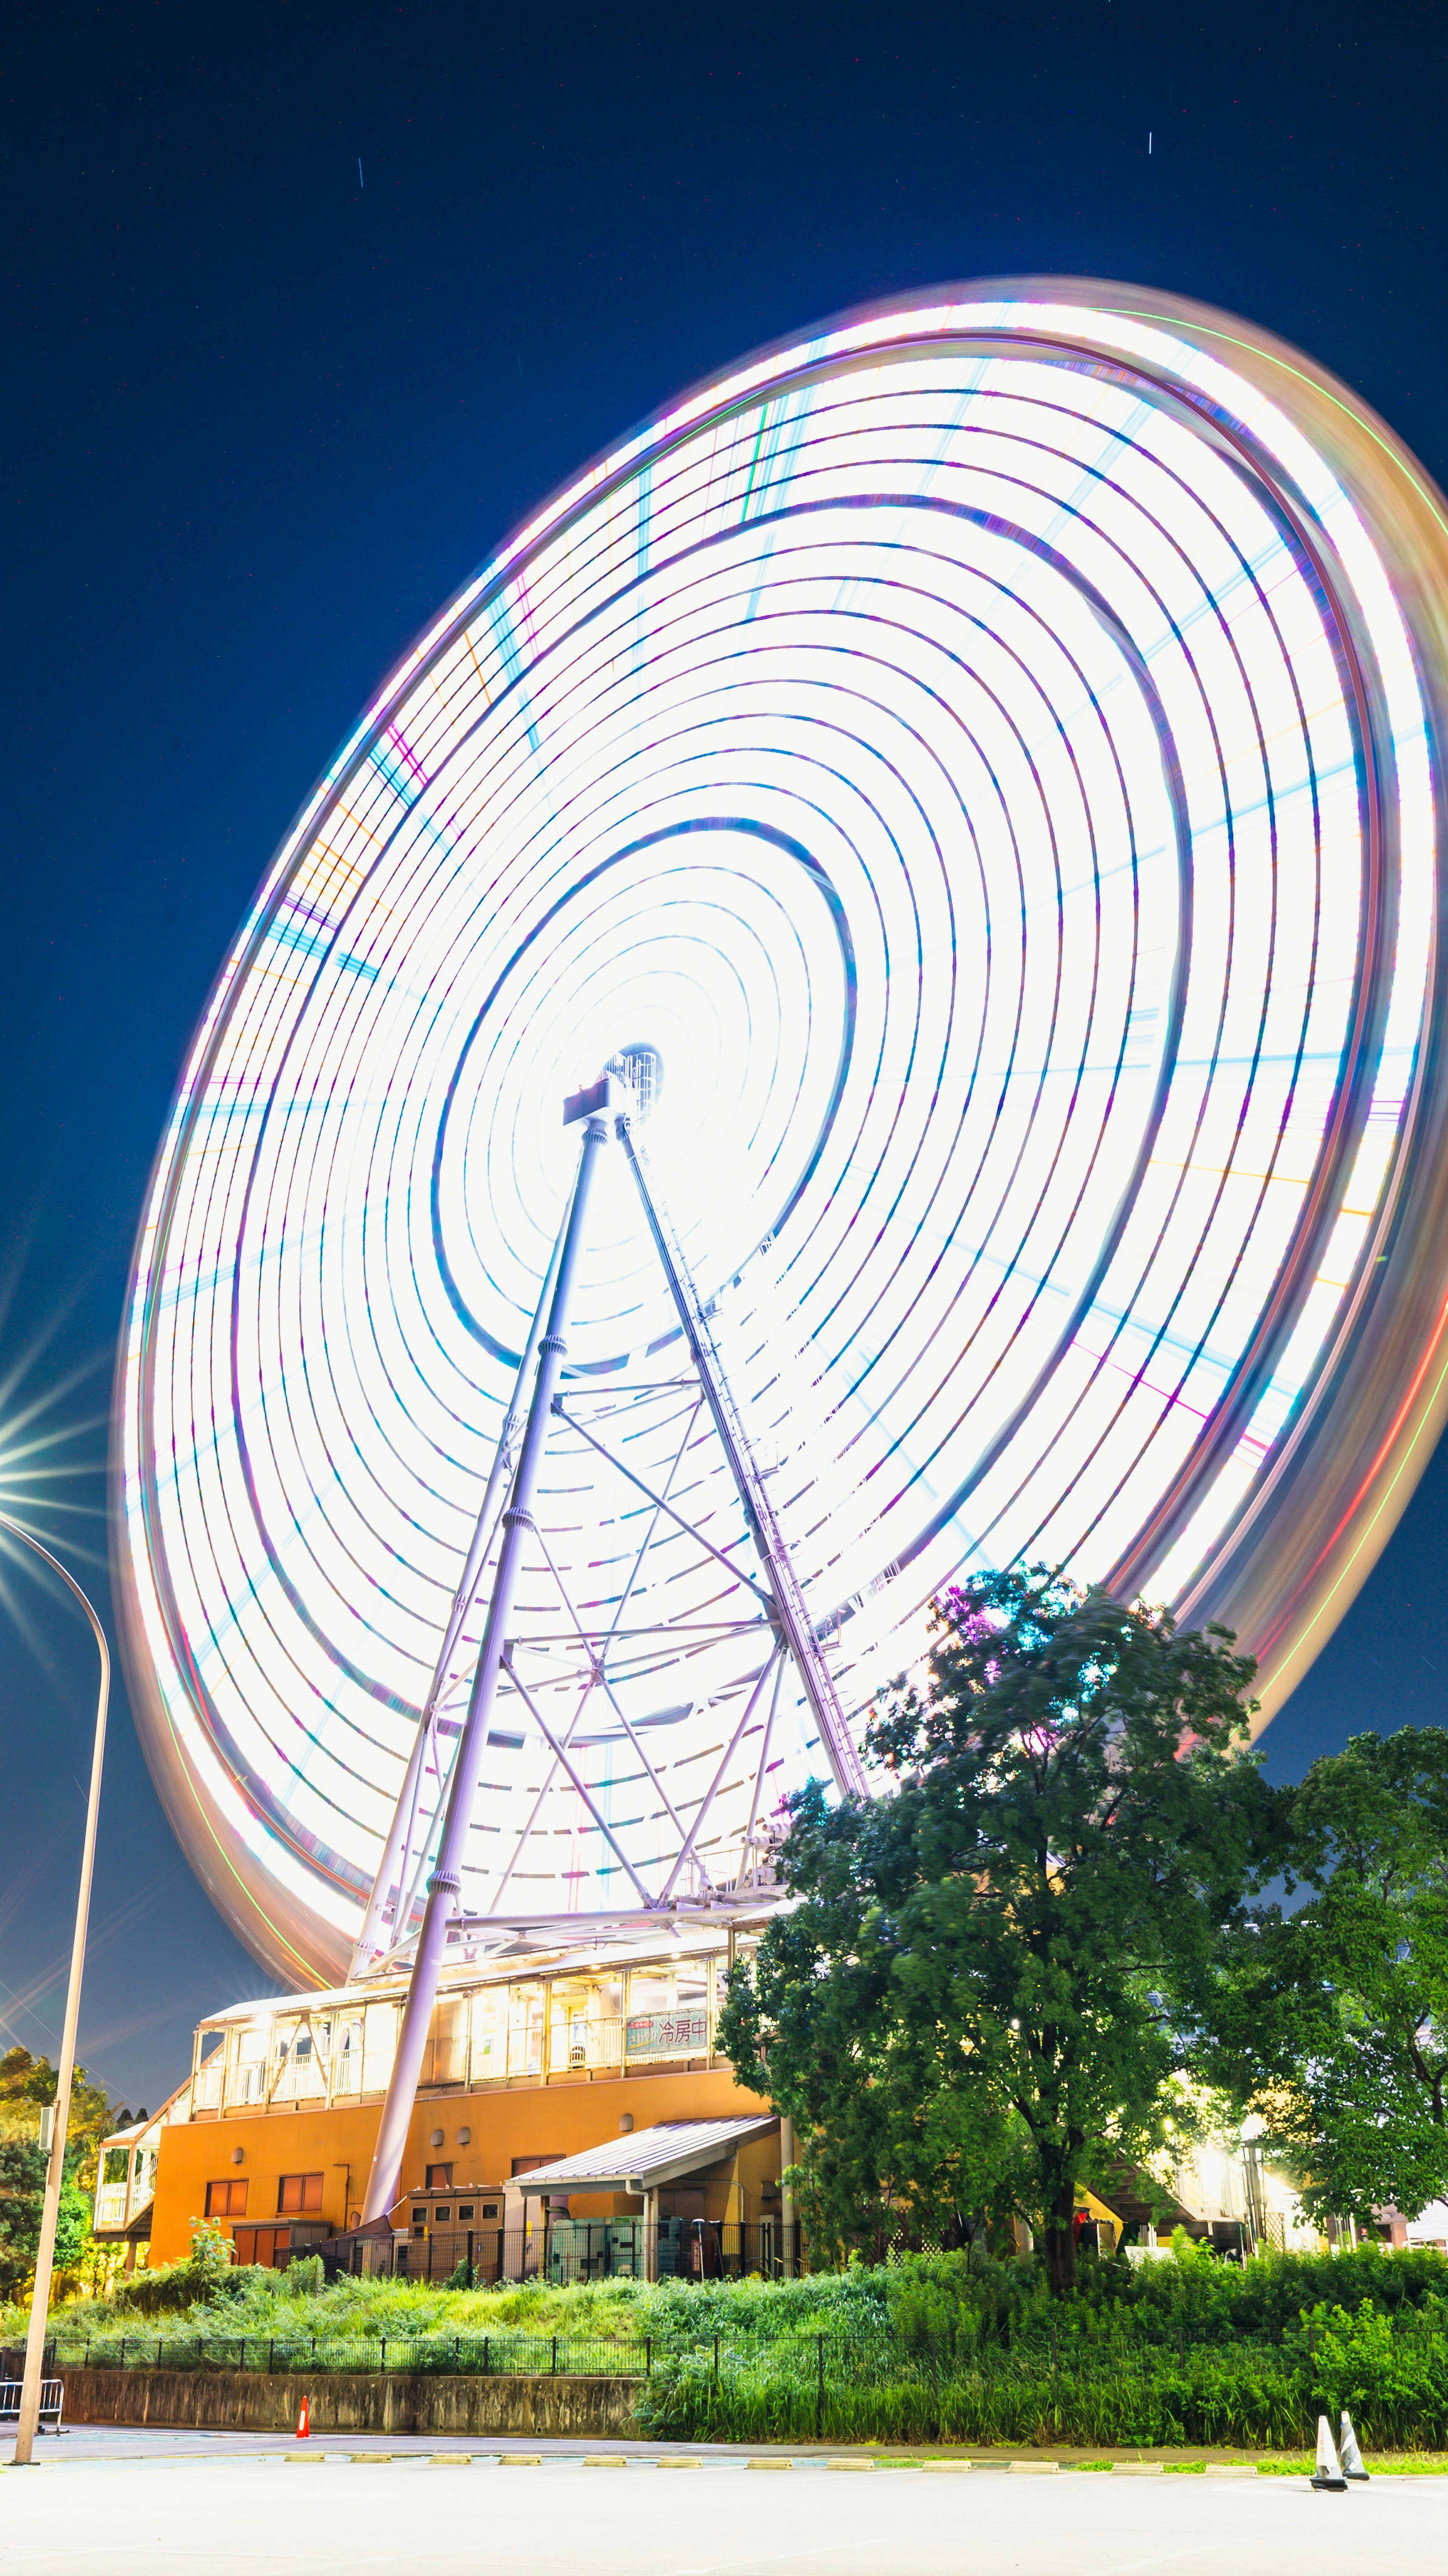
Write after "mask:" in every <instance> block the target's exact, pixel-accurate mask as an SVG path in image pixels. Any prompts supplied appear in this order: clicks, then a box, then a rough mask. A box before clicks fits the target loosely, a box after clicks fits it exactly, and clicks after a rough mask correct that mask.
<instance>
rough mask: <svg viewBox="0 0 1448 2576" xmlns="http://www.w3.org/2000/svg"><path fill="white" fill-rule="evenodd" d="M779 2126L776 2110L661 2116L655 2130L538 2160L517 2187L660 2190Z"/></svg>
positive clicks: (520, 2177) (518, 2179)
mask: <svg viewBox="0 0 1448 2576" xmlns="http://www.w3.org/2000/svg"><path fill="white" fill-rule="evenodd" d="M778 2126H779V2120H778V2118H777V2116H776V2115H775V2114H774V2113H773V2112H765V2113H764V2114H762V2115H761V2114H759V2113H756V2114H755V2116H754V2117H753V2119H749V2120H661V2121H660V2122H659V2123H658V2124H657V2126H656V2127H654V2128H652V2129H638V2130H635V2131H634V2133H633V2134H632V2136H630V2137H621V2138H608V2139H606V2140H605V2141H604V2144H603V2145H602V2146H601V2147H588V2148H585V2150H584V2152H583V2153H582V2154H581V2155H577V2156H564V2157H563V2158H562V2159H561V2161H560V2162H559V2163H558V2164H554V2165H537V2166H535V2168H534V2170H533V2172H532V2173H527V2174H518V2175H517V2176H515V2178H514V2182H513V2189H514V2190H515V2191H521V2192H523V2193H524V2194H527V2193H530V2192H534V2193H536V2192H544V2191H546V2192H554V2191H627V2192H632V2193H642V2192H649V2191H657V2190H658V2189H659V2188H660V2186H661V2185H662V2184H664V2183H670V2182H677V2181H678V2180H679V2179H680V2177H681V2176H682V2175H684V2174H690V2173H698V2172H699V2171H700V2169H701V2168H702V2167H703V2166H705V2165H715V2164H718V2163H719V2162H720V2160H721V2158H722V2157H724V2156H725V2155H727V2154H728V2152H729V2150H730V2148H731V2147H738V2146H742V2145H743V2143H744V2141H745V2139H746V2138H758V2137H762V2136H763V2135H764V2133H765V2131H766V2130H768V2129H777V2128H778Z"/></svg>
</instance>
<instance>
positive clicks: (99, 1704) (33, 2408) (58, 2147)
mask: <svg viewBox="0 0 1448 2576" xmlns="http://www.w3.org/2000/svg"><path fill="white" fill-rule="evenodd" d="M0 1530H4V1532H5V1533H6V1535H7V1537H10V1538H14V1539H19V1541H20V1542H21V1544H22V1546H24V1547H28V1548H29V1549H30V1550H31V1551H32V1553H33V1554H34V1555H36V1556H38V1557H41V1558H42V1559H43V1560H44V1562H45V1563H46V1564H47V1565H48V1566H49V1567H50V1570H51V1572H52V1574H58V1575H59V1577H60V1579H61V1582H62V1583H63V1584H64V1585H65V1587H66V1589H67V1591H69V1592H71V1593H73V1594H74V1596H75V1598H76V1600H77V1601H78V1602H79V1603H80V1606H81V1608H82V1610H83V1611H84V1612H85V1615H86V1617H87V1618H88V1619H89V1621H90V1623H91V1627H92V1629H93V1631H94V1634H95V1641H96V1645H97V1647H98V1649H99V1652H100V1659H101V1686H100V1695H99V1698H98V1699H97V1701H96V1734H95V1747H94V1750H93V1752H92V1754H91V1776H90V1797H89V1799H88V1800H87V1802H86V1811H85V1841H84V1844H83V1845H82V1848H81V1861H80V1894H79V1896H78V1897H77V1899H76V1908H75V1939H74V1941H73V1942H72V1944H71V1953H70V1984H69V1985H68V1987H67V1988H66V1996H65V2027H64V2029H63V2031H62V2032H61V2040H60V2065H59V2067H58V2068H57V2070H56V2081H55V2134H54V2136H53V2138H52V2139H51V2144H50V2161H49V2163H48V2164H47V2166H46V2168H45V2198H44V2200H43V2202H42V2204H41V2212H40V2247H39V2251H38V2253H37V2255H36V2258H35V2291H34V2295H33V2297H32V2299H31V2302H30V2332H29V2334H28V2335H27V2337H26V2340H25V2377H24V2379H23V2381H22V2383H21V2389H20V2423H19V2427H18V2429H17V2432H16V2435H15V2465H16V2467H17V2468H23V2467H25V2466H26V2465H28V2463H29V2461H30V2455H31V2452H32V2450H33V2448H34V2444H35V2427H36V2421H37V2418H38V2417H39V2414H40V2377H41V2367H42V2364H43V2362H44V2359H45V2324H46V2318H47V2316H48V2314H49V2311H50V2274H51V2266H52V2264H53V2262H54V2260H55V2229H56V2222H57V2220H58V2219H59V2216H60V2186H61V2182H62V2180H63V2178H64V2175H65V2133H66V2127H67V2124H68V2122H69V2119H70V2079H71V2072H72V2069H73V2068H74V2065H75V2031H76V2023H77V2021H78V2020H79V2018H80V1980H81V1970H82V1968H83V1967H84V1965H85V1936H86V1923H87V1919H88V1917H89V1914H90V1894H91V1871H92V1869H93V1867H94V1863H95V1852H96V1824H97V1821H98V1819H99V1816H100V1805H101V1763H102V1760H103V1757H104V1754H105V1749H106V1707H107V1703H108V1701H109V1699H110V1691H111V1657H110V1649H109V1647H108V1646H107V1644H106V1632H105V1630H104V1628H103V1627H102V1626H101V1623H100V1621H99V1619H98V1618H97V1617H96V1614H95V1611H94V1610H93V1609H92V1607H91V1604H90V1603H89V1601H88V1600H87V1599H86V1596H85V1594H84V1593H83V1592H82V1590H81V1588H80V1585H79V1584H78V1583H77V1581H76V1579H75V1577H74V1575H73V1574H67V1572H66V1570H65V1567H64V1566H63V1565H62V1564H61V1563H60V1560H59V1558H58V1557H54V1556H52V1555H51V1553H50V1550H49V1548H48V1547H42V1546H41V1544H40V1541H39V1539H38V1538H32V1537H31V1535H30V1532H29V1530H27V1529H22V1528H21V1527H20V1524H19V1522H18V1521H12V1520H11V1519H9V1517H8V1516H7V1515H6V1514H5V1513H3V1512H0Z"/></svg>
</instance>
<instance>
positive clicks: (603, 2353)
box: [0, 2326, 654, 2379]
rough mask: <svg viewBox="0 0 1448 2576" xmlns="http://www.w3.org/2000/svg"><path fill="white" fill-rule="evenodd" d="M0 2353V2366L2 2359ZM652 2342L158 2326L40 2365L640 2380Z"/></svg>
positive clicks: (649, 2364) (57, 2340)
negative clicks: (247, 2332)
mask: <svg viewBox="0 0 1448 2576" xmlns="http://www.w3.org/2000/svg"><path fill="white" fill-rule="evenodd" d="M7 2358H8V2357H7V2356H6V2355H4V2354H0V2369H3V2368H4V2367H5V2365H6V2362H7ZM653 2361H654V2346H653V2344H652V2342H651V2341H648V2340H645V2341H644V2342H642V2343H601V2342H592V2343H587V2342H580V2341H578V2340H577V2339H575V2338H573V2337H571V2336H566V2335H529V2334H455V2335H449V2334H432V2335H407V2334H386V2335H368V2334H342V2335H307V2334H300V2335H298V2334H293V2335H287V2334H277V2335H271V2334H252V2335H227V2334H207V2333H202V2334H196V2333H194V2332H193V2333H180V2332H177V2331H176V2330H175V2329H174V2328H173V2329H171V2330H170V2331H167V2330H166V2329H165V2327H163V2326H149V2327H143V2328H137V2327H132V2328H129V2329H128V2330H127V2332H126V2333H124V2334H119V2333H118V2334H110V2333H106V2334H103V2335H96V2334H89V2335H87V2334H76V2335H67V2334H66V2333H65V2331H64V2329H63V2328H62V2329H61V2331H60V2332H59V2333H57V2334H56V2335H55V2337H54V2338H53V2339H52V2341H51V2342H49V2343H48V2344H47V2345H46V2348H45V2364H44V2366H45V2369H46V2371H47V2372H54V2373H57V2374H59V2373H61V2372H63V2371H65V2370H67V2369H70V2370H184V2371H220V2370H226V2371H233V2370H244V2371H262V2372H266V2371H286V2372H294V2371H317V2372H322V2371H337V2370H355V2371H364V2372H366V2373H367V2374H368V2375H369V2376H373V2377H376V2376H378V2375H380V2374H383V2373H386V2374H388V2375H391V2374H393V2373H409V2374H410V2373H417V2372H427V2373H430V2374H433V2375H437V2374H447V2375H457V2376H459V2377H464V2378H470V2379H480V2378H508V2379H514V2378H560V2379H561V2378H565V2377H567V2378H576V2379H644V2378H647V2377H648V2375H649V2373H650V2371H651V2370H652V2368H653Z"/></svg>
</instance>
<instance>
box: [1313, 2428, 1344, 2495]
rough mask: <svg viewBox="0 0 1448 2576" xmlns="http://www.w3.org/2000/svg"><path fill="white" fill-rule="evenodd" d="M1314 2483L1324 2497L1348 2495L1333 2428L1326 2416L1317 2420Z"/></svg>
mask: <svg viewBox="0 0 1448 2576" xmlns="http://www.w3.org/2000/svg"><path fill="white" fill-rule="evenodd" d="M1312 2483H1313V2485H1314V2486H1315V2487H1317V2488H1319V2489H1320V2490H1321V2492H1322V2493H1323V2494H1324V2495H1346V2493H1347V2480H1346V2478H1345V2477H1344V2476H1343V2473H1342V2462H1341V2461H1340V2460H1339V2458H1338V2456H1337V2448H1336V2445H1335V2443H1334V2441H1333V2438H1332V2427H1331V2426H1330V2424H1329V2423H1328V2420H1327V2417H1326V2416H1325V2415H1319V2417H1318V2419H1317V2467H1316V2469H1315V2470H1314V2471H1313V2477H1312Z"/></svg>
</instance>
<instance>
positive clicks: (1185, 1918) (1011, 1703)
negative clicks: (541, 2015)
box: [722, 1568, 1280, 2292]
mask: <svg viewBox="0 0 1448 2576" xmlns="http://www.w3.org/2000/svg"><path fill="white" fill-rule="evenodd" d="M935 1633H936V1643H935V1646H934V1649H933V1652H932V1654H931V1656H930V1659H929V1665H928V1680H927V1685H926V1687H925V1689H924V1690H923V1691H916V1690H913V1689H912V1690H909V1691H906V1692H903V1693H902V1694H901V1695H899V1696H897V1698H896V1699H895V1700H894V1701H893V1703H892V1704H891V1705H890V1706H889V1707H888V1708H887V1709H886V1710H884V1711H883V1713H881V1714H880V1715H878V1716H877V1718H876V1720H875V1722H874V1724H873V1725H872V1728H871V1730H870V1736H869V1739H868V1749H869V1751H870V1753H871V1755H872V1756H873V1758H874V1759H875V1760H876V1761H878V1762H880V1763H882V1764H883V1765H884V1767H885V1769H886V1770H887V1772H889V1773H890V1774H891V1775H892V1776H893V1781H894V1784H895V1785H894V1791H893V1794H886V1795H883V1796H881V1797H880V1798H878V1799H874V1800H870V1801H862V1802H854V1801H849V1802H846V1803H844V1804H843V1805H839V1806H835V1807H830V1806H829V1805H827V1803H826V1800H825V1797H824V1794H823V1791H822V1790H821V1789H819V1788H818V1787H815V1788H812V1789H810V1790H808V1791H806V1792H805V1793H804V1794H803V1795H802V1796H801V1797H799V1798H797V1799H795V1800H794V1801H793V1802H792V1808H791V1821H790V1826H789V1831H788V1835H787V1838H786V1840H785V1842H784V1844H783V1848H782V1861H783V1867H784V1871H785V1876H786V1881H787V1884H788V1887H789V1889H790V1891H791V1892H792V1894H793V1895H794V1896H795V1897H797V1899H798V1900H799V1902H798V1904H797V1906H796V1907H795V1908H794V1910H793V1911H791V1912H789V1913H788V1914H785V1915H782V1916H781V1917H780V1918H779V1919H777V1920H776V1921H775V1922H774V1923H772V1924H771V1925H770V1926H769V1927H768V1929H767V1931H766V1932H765V1934H764V1937H763V1939H762V1941H761V1943H760V1945H759V1949H758V1952H757V1954H756V1956H755V1959H754V1961H753V1963H752V1964H751V1963H748V1962H746V1963H744V1964H742V1965H741V1967H740V1968H739V1969H738V1970H736V1973H735V1975H734V1977H733V1978H732V1980H731V1983H730V1988H729V1996H728V2002H727V2005H726V2009H725V2014H724V2018H723V2024H722V2036H723V2039H724V2044H725V2046H726V2047H727V2049H728V2052H729V2055H730V2057H731V2060H732V2062H733V2064H734V2067H735V2069H736V2071H737V2073H738V2074H739V2076H740V2079H741V2081H744V2082H747V2083H750V2084H753V2085H758V2084H759V2083H760V2082H761V2066H762V2070H763V2072H762V2080H763V2082H764V2083H765V2085H766V2086H767V2089H768V2092H769V2096H770V2098H771V2099H772V2100H773V2101H774V2102H775V2104H776V2105H777V2106H778V2108H779V2109H780V2110H781V2111H783V2112H785V2113H787V2114H788V2115H789V2116H791V2117H792V2118H794V2119H795V2120H796V2121H797V2122H799V2123H800V2126H801V2131H802V2136H803V2139H804V2151H803V2156H802V2166H803V2190H804V2198H805V2207H806V2213H807V2216H808V2218H809V2222H810V2224H811V2227H812V2230H813V2232H814V2233H815V2235H816V2237H817V2238H820V2239H822V2240H823V2241H825V2242H827V2243H833V2244H834V2245H836V2246H842V2245H844V2244H847V2243H850V2242H860V2241H863V2240H866V2239H868V2237H870V2236H871V2235H873V2233H874V2232H875V2230H876V2227H877V2226H878V2225H879V2224H880V2222H881V2217H882V2211H883V2210H885V2209H888V2210H890V2211H891V2212H892V2213H894V2215H895V2223H896V2224H898V2223H899V2221H900V2218H901V2217H903V2218H904V2220H905V2222H906V2224H907V2225H909V2226H911V2227H914V2228H919V2229H938V2228H940V2227H941V2226H943V2225H944V2226H949V2225H950V2224H951V2222H952V2221H958V2220H959V2219H961V2218H963V2217H965V2216H967V2215H968V2214H979V2213H981V2212H982V2211H984V2210H985V2209H987V2208H989V2209H990V2210H991V2211H993V2212H997V2213H1004V2212H1005V2211H1007V2210H1009V2211H1015V2212H1020V2213H1022V2214H1024V2215H1025V2216H1027V2217H1028V2218H1030V2219H1031V2220H1032V2221H1034V2222H1035V2223H1036V2224H1037V2225H1039V2226H1040V2227H1041V2229H1042V2232H1043V2237H1044V2244H1045V2251H1046V2258H1047V2264H1048V2268H1049V2272H1050V2277H1051V2281H1052V2285H1053V2287H1054V2288H1055V2289H1056V2290H1057V2291H1058V2292H1059V2291H1062V2290H1064V2289H1065V2288H1067V2287H1068V2286H1069V2285H1070V2283H1071V2282H1072V2280H1073V2279H1074V2261H1075V2255H1074V2238H1073V2230H1072V2220H1073V2213H1074V2209H1075V2205H1076V2196H1077V2187H1078V2185H1079V2184H1080V2183H1081V2182H1082V2181H1083V2180H1084V2179H1085V2178H1087V2177H1088V2176H1090V2175H1092V2174H1096V2175H1100V2174H1101V2173H1102V2172H1103V2171H1104V2170H1105V2169H1107V2168H1109V2167H1110V2165H1111V2164H1112V2163H1113V2162H1114V2161H1115V2160H1116V2159H1118V2158H1119V2157H1122V2156H1128V2157H1132V2158H1137V2157H1140V2156H1141V2155H1143V2154H1145V2153H1146V2152H1148V2151H1149V2150H1150V2148H1151V2147H1152V2146H1153V2145H1154V2144H1156V2143H1157V2142H1158V2141H1159V2140H1160V2138H1161V2135H1162V2131H1163V2123H1164V2121H1165V2119H1166V2117H1167V2116H1168V2113H1169V2111H1170V2108H1171V2101H1172V2092H1171V2087H1172V2078H1173V2076H1174V2075H1176V2074H1178V2073H1179V2072H1180V2071H1181V2070H1182V2069H1183V2068H1185V2067H1187V2066H1189V2065H1191V2064H1192V2063H1194V2059H1195V2052H1196V2050H1197V2047H1198V2045H1199V2042H1200V2038H1201V2034H1202V2030H1203V2027H1204V2018H1203V2017H1204V2014H1205V2011H1206V2008H1207V2005H1208V2002H1209V1998H1210V1994H1211V1990H1212V1984H1213V1979H1214V1976H1215V1973H1216V1969H1217V1963H1218V1957H1219V1949H1220V1944H1221V1941H1222V1939H1223V1937H1224V1936H1225V1935H1226V1933H1227V1932H1228V1931H1229V1930H1231V1929H1233V1928H1234V1927H1236V1926H1237V1925H1239V1924H1240V1922H1241V1921H1242V1919H1243V1913H1244V1903H1245V1899H1246V1897H1247V1895H1248V1893H1249V1891H1250V1889H1251V1888H1252V1886H1253V1885H1254V1884H1255V1883H1256V1881H1257V1880H1259V1879H1260V1877H1261V1875H1262V1873H1263V1872H1264V1870H1265V1869H1266V1868H1267V1867H1268V1866H1269V1865H1270V1861H1271V1855H1272V1853H1273V1850H1274V1848H1275V1845H1276V1839H1277V1837H1278V1836H1279V1834H1280V1821H1279V1817H1278V1805H1277V1801H1276V1799H1275V1797H1274V1794H1273V1793H1272V1792H1271V1791H1269V1790H1268V1789H1267V1788H1266V1787H1265V1785H1264V1783H1263V1782H1262V1780H1261V1777H1260V1775H1259V1773H1258V1770H1257V1768H1256V1764H1255V1761H1254V1759H1253V1758H1252V1757H1251V1755H1250V1754H1249V1753H1248V1752H1247V1751H1246V1749H1245V1740H1246V1736H1247V1729H1248V1719H1249V1713H1250V1707H1251V1703H1250V1702H1249V1701H1248V1699H1247V1693H1248V1692H1249V1690H1250V1688H1251V1684H1252V1680H1253V1677H1254V1668H1253V1666H1252V1664H1251V1663H1250V1661H1248V1660H1247V1659H1246V1658H1244V1657H1240V1656H1237V1655H1235V1654H1234V1653H1233V1652H1232V1643H1233V1641H1232V1639H1231V1638H1230V1636H1229V1635H1228V1634H1227V1633H1226V1632H1225V1631H1223V1630H1220V1629H1214V1630H1210V1631H1208V1632H1206V1633H1205V1634H1203V1633H1201V1632H1197V1631H1193V1630H1186V1629H1178V1628H1177V1627H1176V1626H1175V1625H1174V1623H1173V1621H1172V1619H1171V1618H1170V1616H1169V1615H1168V1614H1166V1613H1165V1612H1148V1611H1146V1610H1142V1609H1124V1608H1123V1607H1122V1606H1121V1604H1120V1603H1119V1602H1116V1601H1114V1600H1112V1599H1110V1598H1109V1597H1108V1596H1107V1595H1106V1594H1104V1593H1102V1592H1090V1593H1082V1592H1080V1591H1078V1590H1077V1589H1076V1588H1075V1587H1074V1586H1072V1585H1070V1584H1069V1583H1067V1582H1065V1581H1064V1580H1063V1579H1061V1578H1060V1577H1059V1576H1056V1575H1054V1574H1052V1573H1050V1572H1048V1571H1046V1570H1045V1569H1042V1568H1036V1569H1033V1570H1029V1571H1026V1572H1014V1573H1007V1574H998V1575H992V1576H989V1577H982V1578H980V1579H979V1580H977V1581H975V1582H972V1583H971V1584H969V1585H967V1586H964V1587H962V1588H960V1589H958V1590H954V1591H952V1592H950V1593H949V1594H948V1595H947V1596H945V1598H944V1599H943V1600H942V1601H941V1602H939V1603H938V1604H937V1609H936V1632H935Z"/></svg>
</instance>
